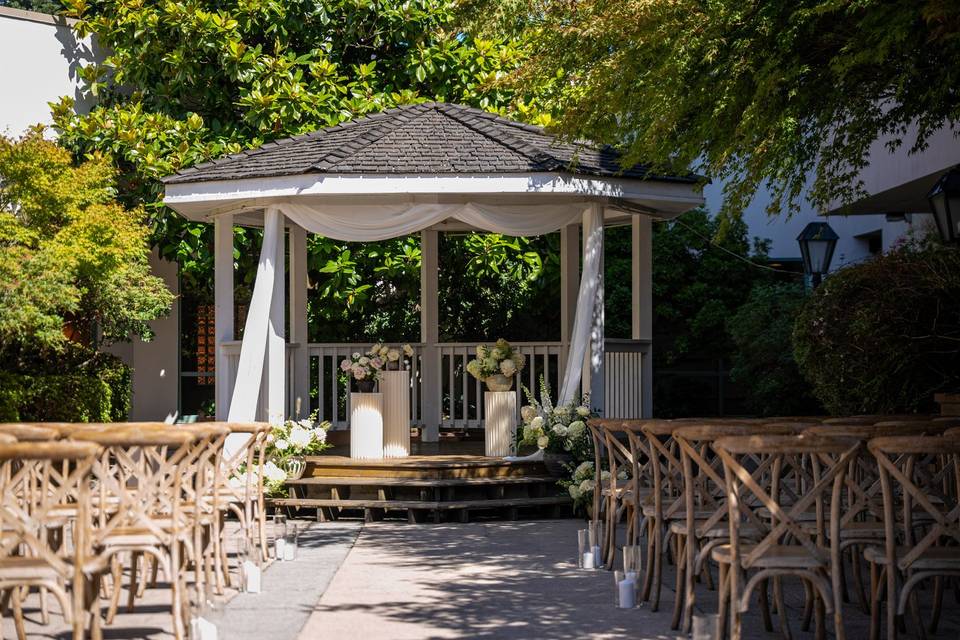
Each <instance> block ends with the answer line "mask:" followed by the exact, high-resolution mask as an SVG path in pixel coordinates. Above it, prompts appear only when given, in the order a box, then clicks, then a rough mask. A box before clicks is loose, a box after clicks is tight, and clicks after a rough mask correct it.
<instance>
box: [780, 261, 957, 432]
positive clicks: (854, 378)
mask: <svg viewBox="0 0 960 640" xmlns="http://www.w3.org/2000/svg"><path fill="white" fill-rule="evenodd" d="M793 337H794V349H795V354H796V358H797V362H798V363H799V365H800V370H801V371H802V372H803V374H804V376H806V378H807V379H808V380H809V381H810V382H811V383H812V385H813V388H814V393H815V395H816V396H817V397H818V398H819V399H820V401H821V402H822V403H823V405H824V406H825V407H826V408H827V409H828V410H829V411H830V412H831V413H834V414H839V415H845V414H856V413H906V412H911V411H925V410H931V409H933V394H934V393H935V392H938V391H953V390H955V389H957V387H958V386H960V251H957V250H956V249H953V248H949V247H944V246H940V245H936V244H932V243H930V244H919V243H908V244H905V245H904V246H901V247H899V248H897V249H895V250H893V251H890V252H889V253H887V254H885V255H883V256H878V257H876V258H874V259H872V260H870V261H868V262H864V263H860V264H857V265H853V266H849V267H846V268H844V269H842V270H840V271H838V272H837V273H834V274H833V275H831V276H830V277H829V278H827V279H826V280H825V281H824V283H823V284H822V285H821V286H820V287H818V288H817V290H816V292H815V293H814V294H813V295H812V296H810V298H809V299H808V300H807V302H806V303H805V304H804V306H803V309H802V311H801V313H800V315H799V317H798V318H797V322H796V327H795V329H794V334H793Z"/></svg>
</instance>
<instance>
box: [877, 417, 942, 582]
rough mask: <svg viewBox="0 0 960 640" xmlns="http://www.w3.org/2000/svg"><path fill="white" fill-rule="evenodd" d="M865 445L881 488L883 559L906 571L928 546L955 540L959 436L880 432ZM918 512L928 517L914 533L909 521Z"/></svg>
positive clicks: (915, 518)
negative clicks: (875, 467) (894, 434)
mask: <svg viewBox="0 0 960 640" xmlns="http://www.w3.org/2000/svg"><path fill="white" fill-rule="evenodd" d="M867 448H868V449H869V450H870V452H871V453H872V454H873V455H874V457H875V458H876V460H877V463H878V466H879V473H880V483H881V486H882V488H883V510H884V527H885V530H886V544H885V552H886V556H887V561H888V562H889V563H891V564H893V563H895V564H896V565H897V566H898V567H899V568H900V570H901V571H907V570H908V569H910V567H911V565H913V564H914V563H915V562H916V561H917V560H918V559H920V558H921V557H923V556H924V555H925V554H927V553H928V552H929V551H930V550H931V549H932V548H933V547H939V546H943V545H944V544H947V545H950V546H953V545H956V544H958V543H960V502H958V495H960V438H957V437H954V436H895V437H882V438H874V439H873V440H870V442H869V443H867ZM897 511H900V514H898V513H897ZM921 514H922V515H923V516H925V518H924V519H925V520H927V521H928V522H924V525H925V527H924V529H923V531H922V532H918V530H917V529H916V528H915V527H914V521H915V520H917V517H918V516H919V515H921ZM898 516H899V517H898ZM898 547H899V548H901V549H905V552H904V553H902V554H901V553H900V552H899V550H898Z"/></svg>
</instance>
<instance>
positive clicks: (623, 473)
mask: <svg viewBox="0 0 960 640" xmlns="http://www.w3.org/2000/svg"><path fill="white" fill-rule="evenodd" d="M617 478H619V479H620V480H629V479H630V474H629V473H627V472H626V470H624V469H621V470H620V471H617Z"/></svg>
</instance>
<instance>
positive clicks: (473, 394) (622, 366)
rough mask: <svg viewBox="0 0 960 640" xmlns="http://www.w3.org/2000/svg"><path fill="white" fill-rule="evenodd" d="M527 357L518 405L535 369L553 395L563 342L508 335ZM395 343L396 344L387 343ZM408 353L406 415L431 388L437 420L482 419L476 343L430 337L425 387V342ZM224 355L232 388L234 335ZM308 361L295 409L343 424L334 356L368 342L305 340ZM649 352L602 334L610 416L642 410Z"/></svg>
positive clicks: (344, 387)
mask: <svg viewBox="0 0 960 640" xmlns="http://www.w3.org/2000/svg"><path fill="white" fill-rule="evenodd" d="M511 344H512V345H513V347H514V348H515V349H518V350H519V351H520V353H522V354H523V355H524V356H526V358H527V366H526V368H525V369H524V370H523V372H522V373H521V374H520V380H519V382H520V384H518V385H516V392H517V393H518V398H517V407H518V411H519V407H521V406H522V405H523V404H525V403H526V398H525V397H523V392H522V391H521V389H520V385H521V384H522V385H524V386H526V387H527V388H528V389H531V390H534V391H535V392H537V395H538V396H539V389H538V387H539V384H540V377H541V376H543V378H544V379H545V380H546V381H547V382H548V384H549V385H550V388H551V389H552V390H553V397H554V399H556V396H557V393H558V392H559V387H560V378H561V376H562V371H561V366H562V364H563V355H564V354H563V351H564V345H563V344H562V343H560V342H513V343H511ZM391 346H399V345H391ZM411 346H413V349H414V355H413V357H412V358H410V359H409V365H408V366H409V368H410V421H411V424H414V425H422V424H423V419H424V406H425V404H424V400H425V396H424V394H425V393H432V397H429V398H428V400H429V401H432V402H433V403H435V404H434V406H437V405H439V407H440V424H441V426H442V427H445V428H480V427H483V420H484V416H483V390H484V387H483V383H481V382H480V381H479V380H476V379H474V378H473V377H472V376H470V374H468V373H467V371H466V365H467V362H469V361H470V360H471V359H472V358H474V357H475V355H476V354H475V344H474V343H466V342H449V343H441V344H438V345H436V349H434V350H429V351H430V352H431V353H432V354H433V357H435V358H436V361H435V362H434V363H433V365H432V366H434V367H436V370H437V371H439V375H438V376H437V387H436V388H435V389H434V390H433V391H432V392H428V390H427V389H425V388H424V383H423V380H424V376H423V375H422V372H423V367H424V366H428V363H425V362H424V353H425V351H427V350H425V348H424V345H423V344H412V345H411ZM221 348H222V349H223V352H224V353H225V354H226V356H227V363H228V370H227V376H228V379H229V385H228V388H229V389H230V390H231V391H232V390H233V386H234V384H235V382H236V376H237V368H238V365H239V363H240V341H238V340H237V341H231V342H227V343H224V344H223V345H222V347H221ZM299 348H301V347H300V345H288V348H287V390H288V396H289V402H288V405H289V406H288V409H289V411H290V412H291V413H292V411H293V406H294V403H295V399H294V397H293V396H294V392H293V387H294V385H293V384H291V382H292V380H293V353H294V351H295V350H296V349H299ZM306 348H307V349H308V354H309V363H310V385H309V388H310V390H311V393H310V394H311V398H310V409H309V411H308V410H307V407H302V409H301V414H304V415H306V414H307V413H309V412H310V411H313V410H314V409H318V410H319V418H320V419H321V420H329V421H330V422H331V423H332V424H333V425H334V427H336V428H345V427H346V426H347V425H348V420H349V415H350V406H349V403H350V393H349V392H350V387H349V383H348V381H347V380H346V378H345V377H344V376H343V375H341V371H340V362H341V361H342V360H343V359H345V358H348V357H350V355H351V354H352V353H354V352H360V353H364V352H365V351H366V350H367V349H369V348H370V343H366V342H365V343H311V344H309V345H307V347H306ZM648 357H650V356H649V343H643V342H637V341H628V340H616V341H608V342H607V345H606V352H605V372H604V394H603V396H604V414H605V415H607V416H609V417H618V418H634V417H640V416H642V415H643V403H642V397H643V394H642V387H643V385H642V382H643V375H642V372H643V368H644V358H648ZM265 398H266V392H265V390H263V389H262V390H261V393H260V402H259V403H258V405H257V419H260V420H263V419H266V418H267V416H266V407H265Z"/></svg>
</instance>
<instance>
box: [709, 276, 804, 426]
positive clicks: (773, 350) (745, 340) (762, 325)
mask: <svg viewBox="0 0 960 640" xmlns="http://www.w3.org/2000/svg"><path fill="white" fill-rule="evenodd" d="M803 300H804V290H803V286H801V285H799V284H786V283H780V284H764V283H760V284H757V285H755V286H754V287H753V289H752V290H751V291H750V297H749V298H748V299H747V301H746V302H745V303H744V304H743V305H741V307H740V308H739V309H737V312H736V313H735V314H734V315H733V316H732V317H731V318H730V319H729V320H728V322H727V330H728V331H729V332H730V337H731V338H732V339H733V343H734V345H735V346H736V350H735V352H734V356H733V367H732V369H731V371H730V377H731V378H732V379H733V380H734V381H735V382H737V383H739V384H741V385H743V387H744V389H745V390H746V392H747V405H748V408H749V409H750V410H751V411H752V412H754V413H757V414H760V415H764V416H772V415H781V416H783V415H809V414H813V413H819V412H821V411H822V410H823V409H822V408H821V407H820V405H819V403H818V402H817V401H816V399H815V398H814V397H813V395H812V394H811V392H810V385H809V384H808V383H807V382H806V381H805V380H804V379H803V376H801V374H800V369H799V368H798V367H797V362H796V360H794V357H793V350H792V349H791V346H790V344H791V334H792V332H793V325H794V321H795V320H796V317H797V314H798V313H799V312H800V307H801V305H802V304H803Z"/></svg>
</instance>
